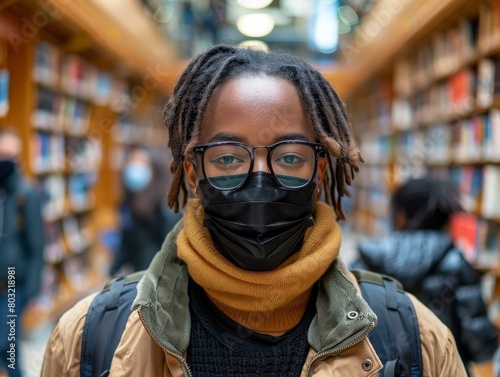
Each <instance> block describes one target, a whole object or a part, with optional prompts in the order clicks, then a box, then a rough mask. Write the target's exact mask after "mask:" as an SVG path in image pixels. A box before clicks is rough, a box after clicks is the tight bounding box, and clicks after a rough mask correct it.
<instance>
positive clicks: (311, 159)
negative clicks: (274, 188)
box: [194, 140, 326, 190]
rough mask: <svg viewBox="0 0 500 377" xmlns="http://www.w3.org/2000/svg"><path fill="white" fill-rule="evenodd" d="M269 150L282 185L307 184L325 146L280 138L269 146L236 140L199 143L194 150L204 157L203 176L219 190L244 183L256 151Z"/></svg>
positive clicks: (270, 162) (269, 163) (273, 170)
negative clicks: (252, 145) (255, 145)
mask: <svg viewBox="0 0 500 377" xmlns="http://www.w3.org/2000/svg"><path fill="white" fill-rule="evenodd" d="M258 148H264V149H267V166H268V167H269V170H270V171H271V174H272V175H273V177H274V179H276V181H277V182H278V183H279V184H280V185H281V186H283V187H287V188H299V187H303V186H305V185H307V184H308V183H309V182H311V180H312V179H313V178H314V176H315V174H316V166H317V163H318V156H320V157H324V156H325V155H326V149H325V147H324V146H323V145H321V144H318V143H313V142H309V141H300V140H290V141H281V142H279V143H276V144H273V145H270V146H257V147H249V146H248V145H245V144H243V143H237V142H232V141H228V142H217V143H210V144H203V145H197V146H196V147H194V153H196V154H197V155H199V156H200V157H201V159H200V160H201V167H202V171H203V175H204V177H205V178H206V179H207V180H208V182H209V183H210V184H211V185H212V186H213V187H215V188H217V189H222V190H231V189H236V188H238V187H240V186H241V185H243V183H245V181H246V179H247V177H248V175H249V174H250V173H251V172H252V170H253V165H254V160H255V154H254V152H255V150H256V149H258Z"/></svg>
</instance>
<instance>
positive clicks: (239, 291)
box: [177, 199, 341, 333]
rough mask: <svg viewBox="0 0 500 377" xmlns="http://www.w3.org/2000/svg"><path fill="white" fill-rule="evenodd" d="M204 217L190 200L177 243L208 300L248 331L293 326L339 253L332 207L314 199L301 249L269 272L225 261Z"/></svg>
mask: <svg viewBox="0 0 500 377" xmlns="http://www.w3.org/2000/svg"><path fill="white" fill-rule="evenodd" d="M203 219H204V211H203V207H202V206H201V202H200V200H199V199H191V200H189V201H188V204H187V206H186V208H185V209H184V229H182V231H181V232H180V233H179V237H178V239H177V247H178V254H179V258H180V259H182V260H184V261H185V263H186V265H187V267H188V271H189V275H190V276H191V278H192V279H194V281H195V282H196V283H197V284H198V285H200V286H201V287H203V289H204V290H205V292H206V293H207V295H208V297H209V298H210V300H211V301H212V302H213V303H214V304H215V305H216V306H217V307H218V308H219V309H220V310H221V311H222V312H223V313H224V314H225V315H227V316H228V317H229V318H231V319H232V320H234V321H235V322H237V323H239V324H241V325H243V326H245V327H247V328H249V329H251V330H253V331H257V332H266V333H282V332H285V331H288V330H290V329H291V328H293V327H294V326H295V325H297V324H298V323H299V321H300V319H301V318H302V316H303V315H304V312H305V310H306V307H307V303H308V299H309V295H310V293H311V289H312V286H313V285H314V283H315V282H316V281H318V280H319V278H320V277H321V275H323V273H324V272H325V271H326V269H327V268H328V266H329V265H330V264H331V263H332V262H333V261H334V260H335V259H336V258H337V256H338V254H339V249H340V240H341V231H340V227H339V225H338V224H337V222H336V221H335V214H334V212H333V209H332V208H331V207H330V206H328V205H327V204H325V203H322V202H318V203H317V205H316V210H315V214H314V220H315V223H314V225H313V226H312V227H310V228H309V229H308V230H307V231H306V234H305V237H304V242H303V245H302V248H301V249H300V250H299V251H298V252H297V253H295V254H294V255H292V256H291V257H289V258H288V259H287V260H286V261H285V262H283V263H282V264H281V265H280V266H278V267H277V268H275V269H274V270H271V271H247V270H243V269H241V268H239V267H237V266H235V265H234V264H232V263H231V262H229V261H228V260H227V259H225V258H224V257H223V256H222V255H221V254H220V253H219V252H218V251H217V250H216V248H215V246H214V244H213V242H212V239H211V237H210V233H209V231H208V229H206V228H205V227H203Z"/></svg>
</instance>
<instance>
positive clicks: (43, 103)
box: [31, 86, 91, 135]
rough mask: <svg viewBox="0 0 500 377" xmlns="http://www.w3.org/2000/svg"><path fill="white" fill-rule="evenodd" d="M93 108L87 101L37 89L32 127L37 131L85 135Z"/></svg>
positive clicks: (46, 89)
mask: <svg viewBox="0 0 500 377" xmlns="http://www.w3.org/2000/svg"><path fill="white" fill-rule="evenodd" d="M90 114H91V106H90V104H89V103H88V102H87V101H84V100H81V99H78V98H75V97H69V96H65V95H61V94H59V93H58V92H56V91H54V90H52V89H49V88H46V87H43V86H38V87H37V103H36V107H35V110H34V112H33V114H32V120H31V123H32V125H33V126H34V127H35V128H37V129H44V130H51V131H58V132H67V133H69V134H72V135H84V134H85V133H86V132H87V131H88V129H89V125H90Z"/></svg>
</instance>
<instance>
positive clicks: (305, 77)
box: [163, 45, 363, 219]
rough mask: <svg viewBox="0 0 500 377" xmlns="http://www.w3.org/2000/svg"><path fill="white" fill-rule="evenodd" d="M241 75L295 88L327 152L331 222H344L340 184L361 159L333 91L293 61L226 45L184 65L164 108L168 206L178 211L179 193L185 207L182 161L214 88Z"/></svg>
mask: <svg viewBox="0 0 500 377" xmlns="http://www.w3.org/2000/svg"><path fill="white" fill-rule="evenodd" d="M242 75H268V76H274V77H280V78H283V79H285V80H287V81H289V82H291V83H292V84H294V85H295V86H296V87H297V89H298V91H299V93H300V96H301V97H302V102H303V104H304V107H305V108H306V109H307V111H308V113H309V116H310V118H311V121H312V125H313V127H314V130H315V132H316V135H317V137H318V141H319V142H321V143H323V144H324V145H325V146H326V148H327V150H328V152H329V156H328V164H329V172H328V173H327V174H326V177H325V181H324V187H325V191H326V195H325V197H326V200H327V202H328V203H329V204H331V205H332V206H333V208H334V210H335V213H336V215H337V218H338V219H345V215H344V213H343V211H342V204H341V199H342V196H344V195H349V192H348V190H347V188H346V185H350V184H351V180H352V178H353V177H354V172H355V171H358V168H359V163H360V161H361V162H362V161H363V160H362V157H361V154H360V151H359V148H358V146H357V143H356V141H355V139H354V137H353V135H352V130H351V126H350V123H349V119H348V116H347V113H346V110H345V108H344V104H343V103H342V101H341V100H340V98H339V97H338V95H337V93H335V91H334V90H333V88H332V87H331V86H330V84H329V83H328V81H326V79H325V78H324V77H323V76H322V75H321V74H320V73H319V72H318V71H317V70H316V69H314V68H313V67H311V66H310V65H309V64H307V63H306V62H304V61H303V60H301V59H299V58H297V57H294V56H292V55H289V54H285V53H277V52H264V51H258V50H252V49H242V48H235V47H231V46H226V45H217V46H214V47H212V48H210V49H208V50H207V51H205V52H204V53H202V54H200V55H198V56H197V57H195V58H194V59H193V60H192V61H191V62H190V63H189V65H188V66H187V68H186V69H185V70H184V72H183V73H182V75H181V77H180V79H179V81H178V82H177V84H176V86H175V88H174V92H173V94H172V97H171V98H170V100H169V102H168V103H167V106H166V107H165V110H164V113H163V120H164V123H165V126H166V127H167V128H168V130H169V147H170V148H171V149H172V161H171V165H170V170H171V172H172V174H173V177H174V178H173V181H172V184H171V186H170V189H169V192H168V195H167V202H168V205H169V206H170V207H171V208H172V207H173V208H174V210H175V211H178V209H179V194H180V191H181V190H182V192H183V202H182V205H183V206H184V205H185V203H186V200H187V190H186V186H185V183H184V179H183V177H184V170H183V161H184V160H189V159H192V158H193V157H194V156H193V152H192V149H193V147H194V146H195V145H196V144H197V143H198V139H199V135H200V125H201V123H202V120H203V115H204V112H205V109H206V106H207V103H208V101H209V99H210V96H211V95H212V93H213V91H214V90H215V88H216V87H218V86H220V85H222V84H223V83H224V82H227V81H228V80H230V79H232V78H235V77H238V76H242ZM332 159H335V160H336V161H335V162H333V161H332Z"/></svg>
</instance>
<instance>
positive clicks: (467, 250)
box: [450, 212, 478, 262]
mask: <svg viewBox="0 0 500 377" xmlns="http://www.w3.org/2000/svg"><path fill="white" fill-rule="evenodd" d="M477 230H478V218H477V217H476V216H473V215H471V214H468V213H465V212H461V213H458V214H456V215H454V216H452V218H451V221H450V234H451V238H452V240H453V242H454V243H455V245H457V247H458V248H459V249H460V250H461V251H462V252H463V253H464V256H465V257H466V258H467V260H469V261H470V262H473V261H474V260H475V259H476V252H477V248H476V241H477Z"/></svg>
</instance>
